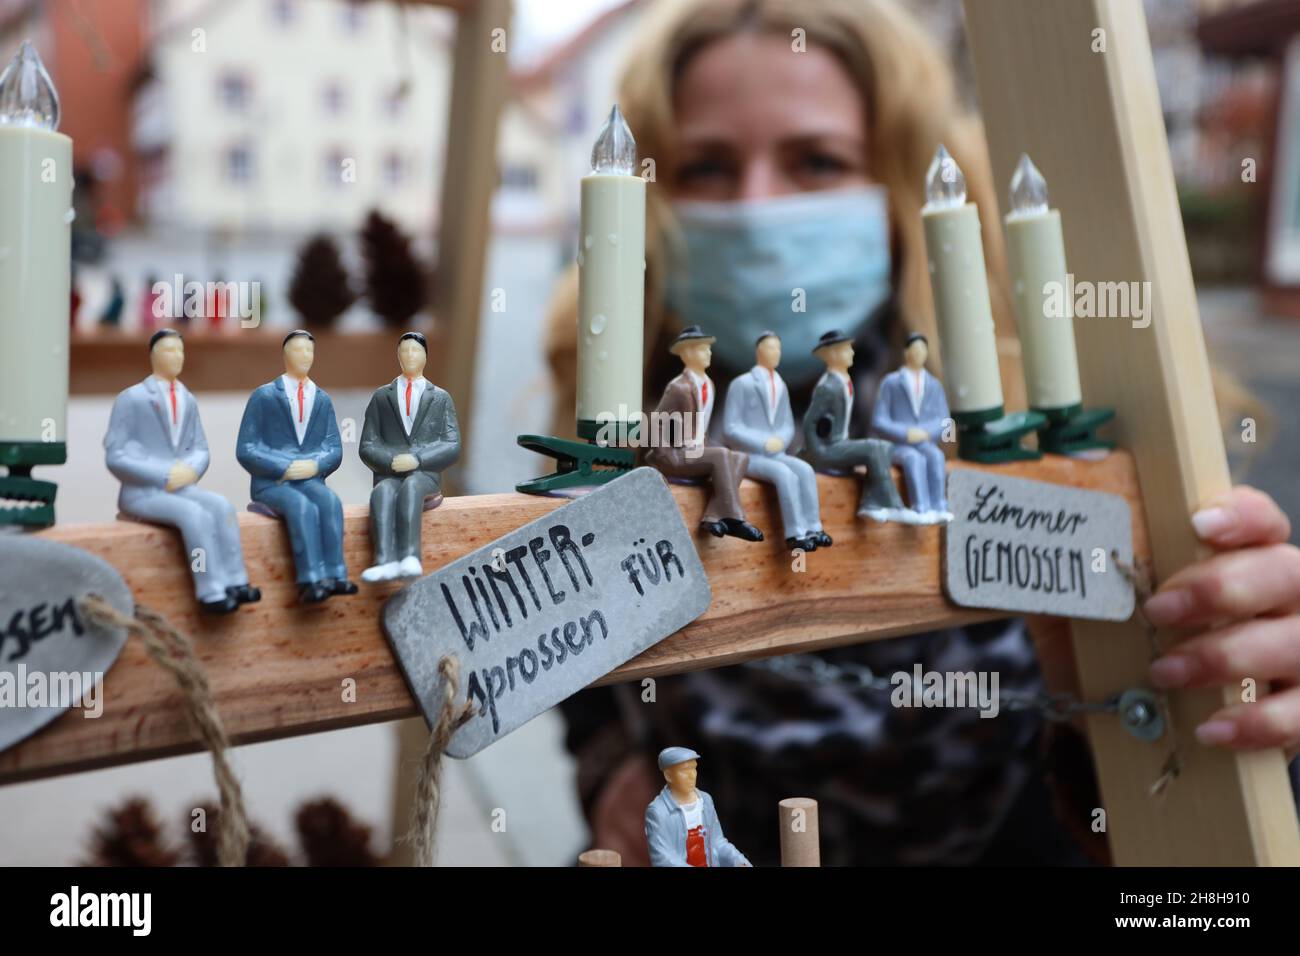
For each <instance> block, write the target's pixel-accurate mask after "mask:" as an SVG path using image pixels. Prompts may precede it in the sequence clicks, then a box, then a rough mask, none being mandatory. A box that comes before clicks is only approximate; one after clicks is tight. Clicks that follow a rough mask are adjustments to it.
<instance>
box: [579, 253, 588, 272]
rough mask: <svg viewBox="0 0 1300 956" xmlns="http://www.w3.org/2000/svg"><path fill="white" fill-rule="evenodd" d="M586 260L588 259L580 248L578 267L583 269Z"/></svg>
mask: <svg viewBox="0 0 1300 956" xmlns="http://www.w3.org/2000/svg"><path fill="white" fill-rule="evenodd" d="M586 261H587V260H586V259H585V258H584V257H583V255H582V250H581V249H579V250H578V268H579V269H581V268H582V267H583V266H584V265H586Z"/></svg>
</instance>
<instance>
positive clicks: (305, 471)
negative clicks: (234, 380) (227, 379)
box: [235, 329, 357, 604]
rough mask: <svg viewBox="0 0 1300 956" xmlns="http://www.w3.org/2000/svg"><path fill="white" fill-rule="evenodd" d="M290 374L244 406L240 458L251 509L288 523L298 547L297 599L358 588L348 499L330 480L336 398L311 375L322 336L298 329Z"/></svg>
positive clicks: (339, 450) (335, 462)
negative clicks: (347, 550) (347, 536)
mask: <svg viewBox="0 0 1300 956" xmlns="http://www.w3.org/2000/svg"><path fill="white" fill-rule="evenodd" d="M281 352H282V354H283V357H284V374H283V375H280V376H278V377H277V378H276V379H275V380H274V381H271V382H268V383H266V384H265V385H262V386H260V387H259V388H257V389H256V390H254V392H253V394H252V395H250V396H249V397H248V404H247V405H245V406H244V417H243V419H242V420H241V421H240V423H239V437H238V439H236V442H235V457H236V458H237V459H238V460H239V463H240V464H241V465H243V466H244V470H245V471H247V472H248V473H249V474H250V475H251V476H252V481H251V483H250V484H251V489H250V490H251V496H252V499H253V504H251V505H249V510H251V511H258V512H260V513H262V514H268V515H272V516H274V517H277V518H279V519H281V520H282V521H284V523H285V525H286V527H287V528H288V531H289V542H290V544H291V545H292V546H293V563H294V568H295V570H296V572H297V582H298V600H299V601H301V602H303V603H309V604H310V603H316V602H319V601H324V600H325V599H327V598H330V597H333V596H334V595H336V594H356V593H357V586H356V585H355V584H354V583H353V582H351V581H349V580H348V568H347V564H346V563H345V562H344V559H343V505H342V503H341V502H340V501H339V499H338V495H336V494H334V492H333V491H331V490H330V488H329V487H328V486H327V485H326V484H325V479H326V478H327V477H328V476H329V475H331V474H333V473H334V472H335V471H336V470H337V469H338V467H339V465H340V464H342V462H343V443H342V441H341V440H340V437H339V423H338V419H336V418H335V417H334V403H333V402H331V401H330V397H329V395H328V394H327V393H326V392H325V390H324V389H323V388H320V387H318V386H317V385H316V383H315V382H313V381H312V380H311V378H309V377H308V373H309V372H311V366H312V362H313V361H314V359H315V357H316V337H315V336H314V335H312V334H311V333H310V332H308V331H306V330H304V329H295V330H294V331H292V332H290V333H289V334H288V335H286V336H285V337H284V341H283V342H282V343H281Z"/></svg>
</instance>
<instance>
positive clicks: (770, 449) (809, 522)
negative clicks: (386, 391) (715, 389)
mask: <svg viewBox="0 0 1300 956" xmlns="http://www.w3.org/2000/svg"><path fill="white" fill-rule="evenodd" d="M754 359H755V364H754V367H753V368H752V369H750V370H749V371H748V372H746V373H745V374H744V375H738V376H736V377H735V378H734V379H732V380H731V384H730V385H728V386H727V400H726V402H725V403H723V406H722V438H723V441H724V442H725V443H726V445H727V446H728V447H729V448H734V449H736V450H737V451H743V452H748V454H749V462H748V464H747V465H746V466H745V476H746V477H747V478H754V479H756V480H758V481H765V482H767V483H768V484H770V485H772V486H773V487H774V488H776V498H777V502H778V503H779V504H780V506H781V524H782V526H783V528H784V529H785V544H786V547H788V548H791V549H793V548H801V549H803V550H804V551H815V550H817V548H818V547H823V548H828V547H830V545H831V536H830V535H828V534H827V533H826V532H825V531H823V530H822V518H821V505H820V502H819V501H818V498H817V473H816V472H815V471H813V467H812V465H810V464H808V462H806V461H804V460H803V459H802V458H795V457H794V456H793V455H790V454H788V453H787V452H786V449H788V448H789V447H790V443H791V442H792V441H794V412H793V411H791V409H790V390H789V389H787V388H786V385H785V380H784V379H783V378H781V374H780V373H779V372H777V370H776V367H777V365H779V364H780V362H781V340H780V339H779V338H778V337H777V334H776V333H775V332H764V333H762V334H761V335H760V336H759V337H758V341H757V342H755V343H754Z"/></svg>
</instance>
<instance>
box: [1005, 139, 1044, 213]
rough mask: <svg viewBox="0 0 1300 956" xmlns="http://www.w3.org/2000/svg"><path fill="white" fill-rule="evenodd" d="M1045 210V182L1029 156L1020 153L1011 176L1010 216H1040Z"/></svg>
mask: <svg viewBox="0 0 1300 956" xmlns="http://www.w3.org/2000/svg"><path fill="white" fill-rule="evenodd" d="M1047 208H1048V207H1047V180H1045V179H1043V174H1042V173H1040V172H1039V171H1038V167H1037V166H1035V165H1034V161H1033V160H1032V159H1030V158H1029V154H1028V153H1021V154H1020V162H1018V163H1017V164H1016V171H1015V173H1013V174H1012V176H1011V215H1012V216H1041V215H1043V214H1044V213H1045V212H1047Z"/></svg>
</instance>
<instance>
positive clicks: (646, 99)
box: [547, 0, 1023, 431]
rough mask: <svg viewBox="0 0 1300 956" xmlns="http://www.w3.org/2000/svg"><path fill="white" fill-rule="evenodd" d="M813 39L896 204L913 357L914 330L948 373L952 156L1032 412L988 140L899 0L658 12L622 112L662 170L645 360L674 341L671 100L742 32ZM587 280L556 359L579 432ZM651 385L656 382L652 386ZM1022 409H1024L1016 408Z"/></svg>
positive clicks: (696, 1) (671, 6)
mask: <svg viewBox="0 0 1300 956" xmlns="http://www.w3.org/2000/svg"><path fill="white" fill-rule="evenodd" d="M746 30H750V31H758V32H764V33H771V34H776V35H781V36H786V37H791V39H792V43H793V42H794V38H795V37H796V36H802V37H803V39H804V41H805V42H806V43H807V45H808V47H820V48H822V49H824V50H827V51H829V52H830V53H832V54H833V55H834V56H835V57H836V58H837V59H838V60H839V62H840V64H841V65H842V66H843V67H844V68H845V70H846V71H847V72H848V74H849V75H850V76H851V77H852V79H853V81H854V83H855V85H856V86H857V88H858V90H859V92H860V93H861V95H862V100H863V103H864V105H865V109H866V118H867V126H868V137H867V149H868V153H869V155H868V157H867V166H868V169H869V171H870V173H871V176H872V177H873V178H874V179H875V180H876V181H877V182H879V183H880V184H881V185H883V186H884V187H885V188H886V189H887V191H888V193H889V200H890V220H891V227H892V242H893V248H894V263H895V265H894V269H895V277H894V289H895V299H896V302H897V305H898V318H899V323H898V326H897V327H895V328H894V329H892V330H891V333H892V338H893V340H894V342H895V344H896V345H897V346H899V347H900V348H901V344H902V339H903V337H904V336H905V335H906V334H907V333H908V332H912V331H916V332H922V333H924V334H925V335H926V336H927V338H928V339H929V341H930V342H932V343H936V347H935V348H932V351H931V354H932V358H931V363H932V364H933V365H934V366H935V370H936V371H939V368H940V365H941V362H942V348H943V346H942V342H940V341H939V338H938V336H937V334H936V333H935V327H934V307H933V301H932V299H931V294H930V283H929V274H928V268H927V259H926V254H925V241H924V237H923V234H922V227H921V215H920V213H921V207H922V206H923V205H924V203H925V173H926V170H927V168H928V167H929V164H930V161H931V159H932V158H933V156H934V153H935V150H936V149H937V148H938V146H939V144H940V143H941V142H942V143H944V144H945V145H946V146H947V147H948V149H949V151H950V152H951V153H952V155H953V157H954V158H955V159H956V161H957V163H958V164H959V165H960V166H961V168H962V170H963V172H964V173H965V174H966V181H967V188H968V191H969V195H970V198H971V200H972V201H974V202H975V203H977V204H978V206H979V207H980V216H981V219H982V221H983V223H984V245H985V260H986V267H987V269H988V273H989V289H990V295H991V298H992V305H993V315H994V324H995V327H996V329H997V333H998V336H999V340H1000V341H999V351H1000V352H1001V353H1003V355H1004V357H1005V358H1007V359H1008V360H1009V363H1008V364H1009V365H1010V366H1011V367H1007V365H1004V369H1003V381H1004V383H1005V384H1006V385H1007V386H1010V387H1011V389H1013V390H1014V391H1009V392H1008V394H1007V396H1006V397H1007V405H1008V407H1011V408H1016V407H1023V398H1022V397H1021V396H1022V395H1023V385H1022V384H1021V380H1020V373H1019V367H1018V362H1016V361H1015V359H1016V358H1017V357H1018V354H1019V346H1018V341H1017V339H1016V335H1015V327H1014V322H1013V319H1012V315H1011V308H1010V297H1009V295H1008V290H1007V289H1006V288H1005V287H1004V279H1003V276H1004V275H1005V269H1004V260H1003V251H1002V241H1001V220H1000V218H999V216H998V212H997V201H996V199H995V196H994V191H993V188H992V183H991V175H990V172H989V166H988V154H987V150H986V149H985V145H984V139H983V133H982V127H981V125H980V124H979V122H978V121H977V120H975V119H974V118H973V117H971V116H969V115H968V114H966V113H965V112H963V110H962V109H961V108H960V106H959V104H958V101H957V98H956V95H955V91H954V86H953V77H952V73H951V71H950V70H949V69H948V66H947V64H946V63H945V61H944V59H943V56H942V54H941V53H940V51H939V50H938V48H937V47H936V46H935V44H934V43H933V42H932V41H931V40H930V38H929V37H928V36H927V35H926V34H925V32H924V31H923V29H922V28H921V26H920V25H919V24H918V23H917V22H916V20H915V19H914V18H913V17H912V15H911V14H909V13H907V12H906V11H905V10H904V9H903V7H902V6H901V5H900V4H899V3H897V2H896V0H660V2H657V3H655V4H654V5H653V6H652V7H651V8H650V10H649V11H647V13H646V15H645V19H644V21H643V22H642V23H641V24H639V25H638V27H637V39H636V40H635V41H634V47H633V49H632V51H631V53H630V56H629V58H628V61H627V64H626V66H625V68H624V71H623V76H622V81H621V83H620V85H619V93H618V103H619V108H620V109H621V110H622V111H623V114H624V116H625V117H626V118H627V122H628V125H629V126H630V127H631V129H632V132H633V135H634V136H635V137H636V141H637V151H638V153H639V154H640V156H641V157H642V158H650V159H653V160H654V163H655V167H656V178H657V180H658V182H657V183H652V184H651V187H650V189H649V190H648V191H647V197H648V198H647V210H646V212H647V225H646V283H647V285H646V321H645V332H646V342H645V344H646V361H647V364H648V365H652V366H653V365H654V364H655V363H657V362H661V361H662V360H663V357H664V355H665V354H666V353H665V352H664V348H663V346H664V344H665V343H666V341H667V339H668V338H669V337H671V335H672V334H673V333H674V332H675V331H676V329H675V328H674V327H673V326H672V320H671V317H670V316H668V315H667V314H666V313H665V309H664V306H663V294H662V287H663V279H664V260H665V257H666V249H665V237H666V236H667V235H668V234H670V232H671V228H672V227H671V214H670V210H669V202H670V200H669V197H668V196H667V195H666V191H667V190H666V189H665V187H668V189H671V179H670V178H667V179H666V178H665V176H664V173H668V175H669V177H671V170H672V169H673V168H674V167H675V165H676V163H675V147H676V145H677V137H676V123H675V120H674V115H673V96H674V89H675V85H676V79H677V74H679V73H680V71H681V69H682V67H683V65H684V64H685V62H686V61H687V60H688V59H689V58H690V57H691V56H692V55H693V54H694V53H696V52H698V51H699V50H701V49H703V48H704V47H705V46H707V45H708V44H710V43H712V42H714V41H716V40H719V39H722V38H724V37H727V36H730V35H732V34H735V33H738V32H741V31H746ZM795 31H802V34H796V32H795ZM576 328H577V275H576V269H570V270H569V271H568V272H567V273H566V274H565V276H564V277H563V278H562V279H561V281H560V284H559V286H558V287H557V290H556V293H555V296H554V298H553V300H552V303H551V308H550V313H549V318H548V335H547V355H548V358H549V360H550V363H551V368H552V372H553V374H554V376H555V378H556V381H557V385H558V386H559V388H558V396H557V406H556V422H557V425H560V426H561V427H567V430H568V431H572V427H573V423H572V407H573V397H574V388H575V382H574V376H575V369H576V350H577V331H576ZM650 379H651V377H650V376H647V385H649V382H650ZM1018 398H1019V401H1017V399H1018Z"/></svg>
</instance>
